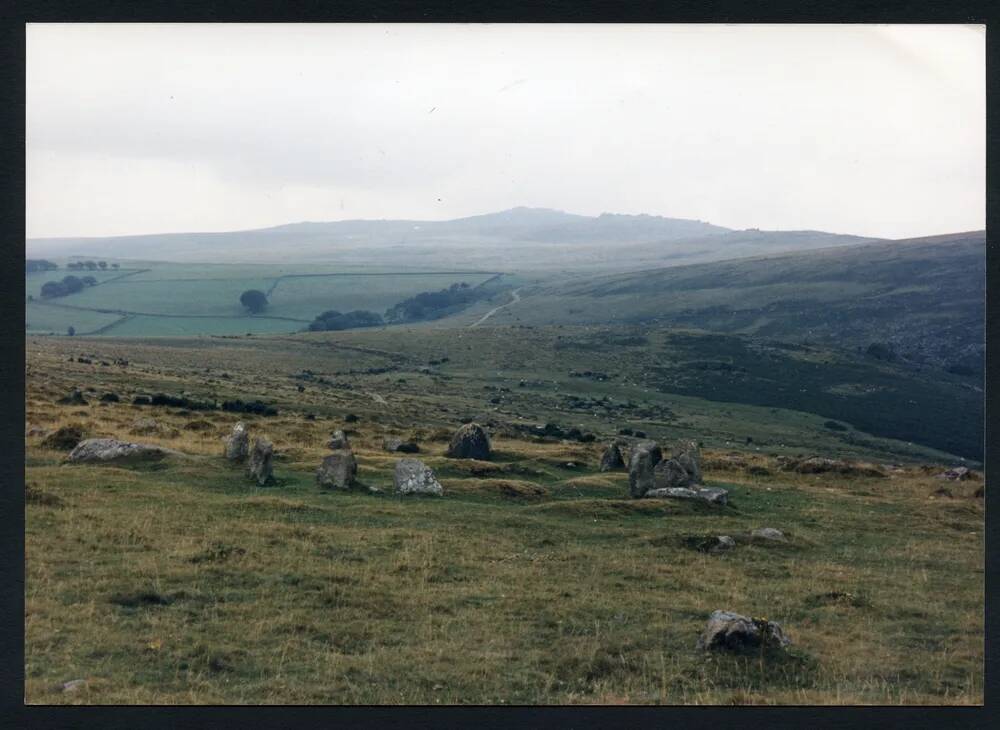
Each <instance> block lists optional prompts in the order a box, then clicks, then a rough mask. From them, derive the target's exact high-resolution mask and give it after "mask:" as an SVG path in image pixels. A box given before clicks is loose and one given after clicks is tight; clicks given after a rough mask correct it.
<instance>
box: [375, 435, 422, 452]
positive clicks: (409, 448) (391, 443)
mask: <svg viewBox="0 0 1000 730" xmlns="http://www.w3.org/2000/svg"><path fill="white" fill-rule="evenodd" d="M382 448H383V449H385V450H386V451H390V452H399V453H403V454H416V453H419V451H420V447H419V446H417V444H415V443H414V442H413V441H403V439H401V438H398V437H396V436H387V437H386V438H384V439H383V440H382Z"/></svg>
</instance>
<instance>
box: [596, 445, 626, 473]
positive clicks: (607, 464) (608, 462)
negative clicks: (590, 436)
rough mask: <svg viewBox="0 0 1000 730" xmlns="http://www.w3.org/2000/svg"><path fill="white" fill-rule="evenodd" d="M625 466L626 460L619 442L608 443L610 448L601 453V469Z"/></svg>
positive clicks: (611, 469) (607, 469) (609, 469)
mask: <svg viewBox="0 0 1000 730" xmlns="http://www.w3.org/2000/svg"><path fill="white" fill-rule="evenodd" d="M624 467H625V460H624V459H623V458H622V450H621V449H620V448H618V444H608V448H606V449H605V450H604V453H603V454H602V455H601V471H614V470H615V469H622V468H624Z"/></svg>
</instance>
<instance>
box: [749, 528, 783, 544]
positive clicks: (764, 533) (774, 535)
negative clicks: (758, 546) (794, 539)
mask: <svg viewBox="0 0 1000 730" xmlns="http://www.w3.org/2000/svg"><path fill="white" fill-rule="evenodd" d="M750 537H751V538H752V539H754V540H769V541H771V542H788V540H786V539H785V533H783V532H782V531H781V530H778V529H775V528H773V527H758V528H757V529H756V530H753V531H752V532H751V533H750Z"/></svg>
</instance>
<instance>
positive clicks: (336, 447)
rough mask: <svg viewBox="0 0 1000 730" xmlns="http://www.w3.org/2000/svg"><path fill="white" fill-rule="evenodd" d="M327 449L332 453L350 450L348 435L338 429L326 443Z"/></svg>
mask: <svg viewBox="0 0 1000 730" xmlns="http://www.w3.org/2000/svg"><path fill="white" fill-rule="evenodd" d="M326 448H328V449H330V450H331V451H340V450H341V449H350V448H351V444H350V442H348V440H347V434H345V433H344V432H343V431H341V430H340V429H337V430H336V431H334V432H333V435H332V436H331V437H330V440H329V441H327V442H326Z"/></svg>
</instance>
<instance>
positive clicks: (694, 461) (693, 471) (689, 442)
mask: <svg viewBox="0 0 1000 730" xmlns="http://www.w3.org/2000/svg"><path fill="white" fill-rule="evenodd" d="M673 458H674V459H676V460H677V463H678V464H680V465H681V467H682V468H683V469H684V471H686V472H687V473H688V475H689V476H690V477H691V483H692V484H701V483H702V479H701V450H700V449H699V448H698V442H697V441H695V440H694V439H681V440H680V441H678V442H677V443H676V444H675V445H674V452H673Z"/></svg>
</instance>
